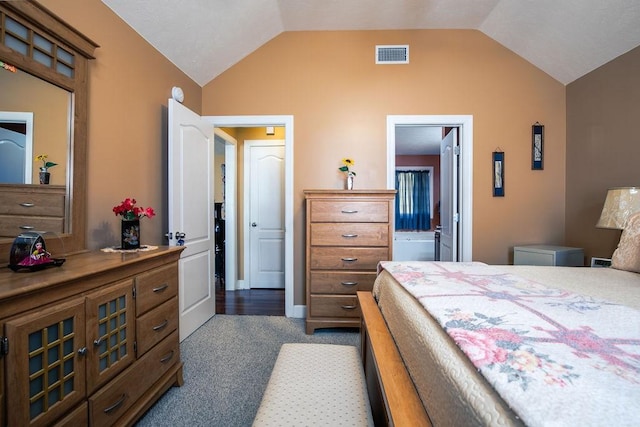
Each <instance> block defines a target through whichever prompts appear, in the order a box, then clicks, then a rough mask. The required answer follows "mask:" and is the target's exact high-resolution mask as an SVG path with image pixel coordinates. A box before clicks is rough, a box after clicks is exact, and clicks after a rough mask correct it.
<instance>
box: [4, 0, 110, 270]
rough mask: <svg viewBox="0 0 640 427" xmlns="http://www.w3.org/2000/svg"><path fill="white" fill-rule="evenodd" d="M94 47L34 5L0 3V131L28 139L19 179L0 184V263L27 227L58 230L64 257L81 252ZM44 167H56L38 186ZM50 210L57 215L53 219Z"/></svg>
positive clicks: (42, 8) (18, 164)
mask: <svg viewBox="0 0 640 427" xmlns="http://www.w3.org/2000/svg"><path fill="white" fill-rule="evenodd" d="M97 47H98V45H97V44H95V43H94V42H93V41H91V40H90V39H88V38H87V37H85V36H84V35H82V34H80V33H79V32H78V31H76V30H75V29H74V28H72V27H70V26H69V25H68V24H67V23H65V22H64V21H62V20H61V19H60V18H58V17H57V16H55V15H54V14H53V13H51V12H50V11H49V10H47V9H46V8H44V7H43V6H42V5H40V4H39V3H37V2H36V1H31V0H27V1H15V2H0V93H2V96H1V97H0V131H3V130H5V131H7V132H9V134H10V135H13V136H16V133H17V134H24V139H25V141H24V143H23V144H24V153H18V154H17V156H18V158H19V159H24V163H22V162H20V161H16V162H15V163H16V166H17V169H18V170H19V171H18V172H17V173H16V174H17V175H22V177H23V178H22V180H19V178H16V176H15V175H16V174H14V175H13V176H11V177H4V178H2V179H0V260H2V259H8V258H7V257H8V254H9V252H10V249H11V244H12V243H13V240H14V238H15V237H16V236H17V235H18V234H19V233H20V231H21V230H27V231H28V230H33V227H34V226H33V225H27V224H37V225H40V224H42V225H40V226H41V227H43V230H42V231H54V232H56V233H58V234H59V235H60V237H61V240H62V243H63V244H64V250H65V252H67V253H73V252H78V251H81V250H84V249H85V245H86V244H85V236H86V146H87V107H88V100H87V89H88V88H87V86H88V66H89V60H90V59H93V52H94V50H95V49H96V48H97ZM11 132H13V133H11ZM0 135H1V134H0ZM17 136H18V137H20V135H17ZM0 139H2V137H1V136H0ZM6 139H8V138H6ZM17 151H19V150H17ZM39 155H46V156H47V158H46V159H44V160H38V161H36V160H35V158H36V156H39ZM3 157H4V155H3ZM47 162H53V163H56V165H55V166H53V167H51V168H49V170H48V171H49V172H50V182H49V184H40V179H39V172H40V167H43V166H46V163H47ZM51 201H55V206H53V207H51V209H49V206H47V203H50V202H51ZM49 211H56V212H57V211H59V212H60V214H59V218H54V219H55V222H51V221H50V219H49V218H48V217H46V216H47V215H49ZM20 224H25V225H20ZM48 224H55V228H57V229H55V230H54V229H47V228H48ZM37 225H36V226H37Z"/></svg>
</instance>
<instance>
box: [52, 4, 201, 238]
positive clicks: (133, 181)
mask: <svg viewBox="0 0 640 427" xmlns="http://www.w3.org/2000/svg"><path fill="white" fill-rule="evenodd" d="M41 3H42V4H43V5H44V6H45V7H47V8H48V9H50V10H51V11H52V12H53V13H55V14H57V15H58V16H60V17H61V18H63V19H64V20H65V21H67V22H68V23H69V24H71V25H72V26H74V27H75V28H77V29H78V30H79V31H80V32H82V33H84V34H85V35H86V36H87V37H89V38H90V39H92V40H93V41H95V42H96V43H98V44H99V45H100V47H99V48H98V49H96V59H95V60H93V61H91V63H90V81H89V129H88V141H89V142H88V143H89V147H88V168H87V180H88V206H87V212H88V228H87V238H88V242H87V244H88V247H89V248H92V249H95V248H99V247H104V246H108V245H115V244H117V243H119V233H120V229H119V222H118V218H116V217H115V216H114V214H113V212H112V208H113V207H114V206H115V205H117V204H118V203H119V202H120V201H122V200H123V199H124V198H126V197H134V198H136V199H137V200H138V202H139V204H141V205H142V206H144V207H147V206H151V207H153V208H154V209H155V210H156V212H157V213H158V216H156V217H154V218H152V219H147V218H145V219H143V220H142V224H141V225H142V243H147V244H154V245H157V244H164V243H166V242H165V240H164V239H163V235H164V233H165V232H166V224H165V223H166V220H167V219H166V217H165V212H166V211H167V207H166V194H167V186H166V175H165V172H164V171H165V170H166V167H165V164H166V154H165V152H166V141H167V130H166V129H167V120H166V116H167V99H168V98H169V97H170V96H171V88H172V87H173V86H180V87H182V89H183V90H184V93H185V101H184V104H185V105H186V106H187V107H189V108H190V109H192V110H194V111H196V112H200V108H201V95H202V92H201V88H200V86H198V85H197V84H196V83H195V82H193V81H192V80H191V79H190V78H188V77H187V76H186V75H185V74H184V73H182V72H181V71H179V70H178V69H177V68H176V67H175V66H174V65H173V64H172V63H171V62H169V61H168V60H167V59H166V58H165V57H164V56H162V55H161V54H160V53H158V51H156V50H155V49H154V48H153V47H151V45H149V43H147V42H146V41H145V40H144V39H143V38H142V37H141V36H140V35H138V34H137V33H136V32H135V31H133V29H131V27H129V26H128V25H126V24H125V23H124V22H123V21H122V20H121V19H120V18H119V17H118V16H117V15H115V14H114V13H113V12H112V11H111V9H109V8H108V7H107V6H105V5H104V3H102V2H101V1H100V0H83V1H77V0H42V1H41Z"/></svg>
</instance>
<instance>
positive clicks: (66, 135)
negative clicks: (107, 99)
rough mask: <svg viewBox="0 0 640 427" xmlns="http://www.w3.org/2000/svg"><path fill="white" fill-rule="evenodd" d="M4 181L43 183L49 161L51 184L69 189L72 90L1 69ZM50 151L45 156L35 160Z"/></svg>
mask: <svg viewBox="0 0 640 427" xmlns="http://www.w3.org/2000/svg"><path fill="white" fill-rule="evenodd" d="M0 93H2V97H0V184H39V181H40V180H39V171H40V167H43V166H44V165H45V164H46V162H53V163H56V165H55V166H53V167H51V168H50V184H51V185H63V186H66V187H67V189H69V187H70V186H69V185H67V183H68V179H69V178H70V175H69V174H68V171H69V168H68V160H69V159H70V158H71V157H70V156H69V152H70V150H71V147H72V144H71V129H72V126H73V116H72V114H71V112H72V108H73V104H72V102H73V98H72V96H71V92H69V91H67V90H65V89H62V88H60V87H58V86H56V85H53V84H51V83H49V82H48V81H46V80H43V79H40V78H38V77H35V76H32V75H31V74H29V73H27V72H24V71H23V70H20V69H18V68H15V67H6V68H4V67H0ZM43 154H44V155H46V156H47V158H46V159H45V160H41V161H39V160H36V157H37V156H40V155H43Z"/></svg>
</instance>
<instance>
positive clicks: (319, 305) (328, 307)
mask: <svg viewBox="0 0 640 427" xmlns="http://www.w3.org/2000/svg"><path fill="white" fill-rule="evenodd" d="M309 300H310V304H311V307H310V308H309V312H310V314H311V316H312V317H360V306H359V305H358V297H356V296H355V295H353V296H352V295H311V296H310V297H309Z"/></svg>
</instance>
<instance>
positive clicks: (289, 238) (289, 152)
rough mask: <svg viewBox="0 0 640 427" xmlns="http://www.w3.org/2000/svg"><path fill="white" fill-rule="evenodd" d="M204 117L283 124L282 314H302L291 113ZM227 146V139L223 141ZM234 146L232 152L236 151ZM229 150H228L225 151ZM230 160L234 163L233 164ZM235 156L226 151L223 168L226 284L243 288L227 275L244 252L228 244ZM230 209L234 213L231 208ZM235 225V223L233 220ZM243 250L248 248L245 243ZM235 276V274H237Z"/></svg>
mask: <svg viewBox="0 0 640 427" xmlns="http://www.w3.org/2000/svg"><path fill="white" fill-rule="evenodd" d="M203 119H204V120H207V121H208V122H210V123H212V124H213V125H214V127H216V128H250V127H267V126H269V127H270V126H282V127H284V129H285V131H284V133H285V137H284V145H285V147H284V151H285V154H284V157H285V165H284V285H285V290H284V300H285V304H284V305H285V316H286V317H297V318H304V316H305V306H303V305H297V306H296V305H294V299H293V116H205V117H203ZM226 144H227V145H226V147H227V150H229V147H230V145H231V144H230V143H226ZM235 148H236V147H235V146H234V150H233V151H234V153H235ZM226 153H228V151H227V152H226ZM232 163H233V164H232ZM236 163H237V160H236V158H233V159H230V158H229V156H228V155H227V154H225V168H226V180H225V181H226V182H225V185H226V188H227V189H226V201H225V208H226V219H227V220H226V227H227V228H226V230H227V235H226V239H227V247H226V260H225V266H226V268H225V274H226V280H225V285H226V289H227V290H237V289H241V288H242V283H239V282H240V281H239V280H238V279H235V280H234V282H231V280H230V278H229V271H230V269H231V270H233V269H237V265H238V257H240V256H243V254H237V253H236V252H237V251H236V250H234V251H232V250H231V248H230V247H229V245H228V239H229V238H230V237H231V236H230V234H229V233H230V229H229V227H230V226H231V224H230V222H231V221H232V220H233V219H234V218H236V213H235V212H236V209H237V204H236V203H234V205H233V206H231V202H230V200H229V197H230V196H232V194H231V192H232V190H231V189H230V185H236V179H235V174H234V175H232V174H231V168H232V167H233V168H235V167H236ZM234 195H235V193H234ZM231 209H233V212H234V213H233V215H232V214H231V212H230V210H231ZM236 226H237V224H236ZM245 250H248V248H246V247H245ZM236 277H237V276H236Z"/></svg>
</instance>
